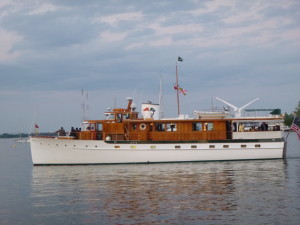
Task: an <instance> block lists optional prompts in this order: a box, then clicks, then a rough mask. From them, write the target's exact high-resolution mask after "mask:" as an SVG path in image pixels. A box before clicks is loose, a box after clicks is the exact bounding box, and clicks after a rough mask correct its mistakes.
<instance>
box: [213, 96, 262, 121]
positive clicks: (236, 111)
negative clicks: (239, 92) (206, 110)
mask: <svg viewBox="0 0 300 225" xmlns="http://www.w3.org/2000/svg"><path fill="white" fill-rule="evenodd" d="M216 99H217V100H219V101H221V102H223V103H225V104H226V105H228V106H230V107H231V108H233V110H234V113H235V117H236V118H239V117H241V114H242V110H243V109H244V108H246V107H247V106H249V105H251V104H252V103H253V102H256V101H257V100H258V99H259V98H256V99H254V100H252V101H251V102H249V103H247V104H246V105H243V106H242V107H240V108H238V107H236V106H235V105H233V104H231V103H229V102H226V101H225V100H223V99H220V98H218V97H216Z"/></svg>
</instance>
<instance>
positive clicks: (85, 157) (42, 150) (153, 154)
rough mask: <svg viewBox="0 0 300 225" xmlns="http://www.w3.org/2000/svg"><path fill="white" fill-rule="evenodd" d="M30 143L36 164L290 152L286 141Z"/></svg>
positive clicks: (209, 158)
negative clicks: (287, 150)
mask: <svg viewBox="0 0 300 225" xmlns="http://www.w3.org/2000/svg"><path fill="white" fill-rule="evenodd" d="M30 144H31V155H32V161H33V164H34V165H68V164H71V165H76V164H119V163H162V162H196V161H222V160H252V159H279V158H283V157H284V155H285V151H286V146H285V142H284V141H279V142H235V141H233V142H230V143H229V142H226V143H172V144H171V143H165V144H163V143H147V144H137V143H136V144H135V143H126V144H121V143H106V142H104V141H97V140H95V141H93V140H62V139H53V138H38V137H32V138H31V139H30Z"/></svg>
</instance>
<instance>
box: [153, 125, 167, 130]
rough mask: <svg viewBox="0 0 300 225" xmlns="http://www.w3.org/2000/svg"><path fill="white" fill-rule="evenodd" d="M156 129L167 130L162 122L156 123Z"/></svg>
mask: <svg viewBox="0 0 300 225" xmlns="http://www.w3.org/2000/svg"><path fill="white" fill-rule="evenodd" d="M155 130H156V131H164V130H165V129H164V124H162V123H157V124H155Z"/></svg>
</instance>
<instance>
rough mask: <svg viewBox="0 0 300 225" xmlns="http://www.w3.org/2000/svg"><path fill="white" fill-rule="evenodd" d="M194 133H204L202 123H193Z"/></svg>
mask: <svg viewBox="0 0 300 225" xmlns="http://www.w3.org/2000/svg"><path fill="white" fill-rule="evenodd" d="M193 131H202V123H193Z"/></svg>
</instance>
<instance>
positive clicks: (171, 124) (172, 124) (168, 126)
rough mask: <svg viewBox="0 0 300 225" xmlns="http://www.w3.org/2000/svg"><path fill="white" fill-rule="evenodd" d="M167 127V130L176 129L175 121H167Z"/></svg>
mask: <svg viewBox="0 0 300 225" xmlns="http://www.w3.org/2000/svg"><path fill="white" fill-rule="evenodd" d="M166 127H167V131H171V132H173V131H176V124H175V123H167V124H166Z"/></svg>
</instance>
